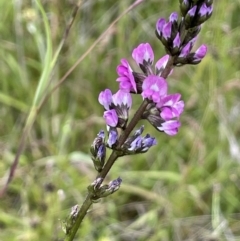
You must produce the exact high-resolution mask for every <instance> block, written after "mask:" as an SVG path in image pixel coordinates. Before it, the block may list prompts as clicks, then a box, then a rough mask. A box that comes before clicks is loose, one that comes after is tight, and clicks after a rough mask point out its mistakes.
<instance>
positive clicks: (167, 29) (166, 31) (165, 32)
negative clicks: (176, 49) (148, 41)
mask: <svg viewBox="0 0 240 241" xmlns="http://www.w3.org/2000/svg"><path fill="white" fill-rule="evenodd" d="M171 33H172V23H171V22H168V23H166V24H165V25H164V26H163V29H162V36H163V38H165V39H166V40H167V39H169V38H170V37H171Z"/></svg>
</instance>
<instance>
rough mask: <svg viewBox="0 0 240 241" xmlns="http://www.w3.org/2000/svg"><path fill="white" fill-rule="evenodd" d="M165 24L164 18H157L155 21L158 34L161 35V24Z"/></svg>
mask: <svg viewBox="0 0 240 241" xmlns="http://www.w3.org/2000/svg"><path fill="white" fill-rule="evenodd" d="M165 24H166V20H165V19H164V18H159V19H158V21H157V23H156V31H157V33H158V35H159V36H161V35H162V30H163V26H164V25H165Z"/></svg>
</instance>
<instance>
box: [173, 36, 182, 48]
mask: <svg viewBox="0 0 240 241" xmlns="http://www.w3.org/2000/svg"><path fill="white" fill-rule="evenodd" d="M180 45H181V39H180V35H179V33H177V35H176V37H175V38H174V40H173V48H179V47H180Z"/></svg>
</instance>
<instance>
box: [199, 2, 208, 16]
mask: <svg viewBox="0 0 240 241" xmlns="http://www.w3.org/2000/svg"><path fill="white" fill-rule="evenodd" d="M207 13H208V7H207V5H206V4H205V3H203V4H202V6H201V8H200V10H199V11H198V14H199V15H200V16H201V17H202V16H205V15H207Z"/></svg>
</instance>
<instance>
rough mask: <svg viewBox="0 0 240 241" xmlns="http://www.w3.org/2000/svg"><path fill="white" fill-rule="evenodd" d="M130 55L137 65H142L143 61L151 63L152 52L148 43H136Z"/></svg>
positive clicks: (152, 59)
mask: <svg viewBox="0 0 240 241" xmlns="http://www.w3.org/2000/svg"><path fill="white" fill-rule="evenodd" d="M132 57H133V59H134V60H135V61H136V63H137V64H138V65H140V64H141V65H144V62H146V63H149V64H151V65H152V63H153V61H154V53H153V50H152V47H151V45H150V44H149V43H145V44H144V43H142V44H140V45H138V47H137V48H135V49H134V50H133V52H132Z"/></svg>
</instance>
